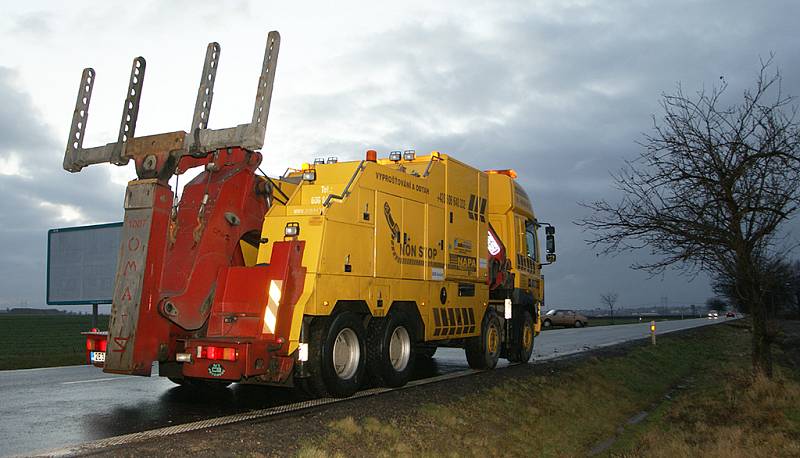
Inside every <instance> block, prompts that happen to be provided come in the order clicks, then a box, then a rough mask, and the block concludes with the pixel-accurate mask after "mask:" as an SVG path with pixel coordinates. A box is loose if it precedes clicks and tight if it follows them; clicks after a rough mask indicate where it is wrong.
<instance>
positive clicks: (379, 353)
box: [367, 312, 417, 388]
mask: <svg viewBox="0 0 800 458" xmlns="http://www.w3.org/2000/svg"><path fill="white" fill-rule="evenodd" d="M416 334H417V333H416V332H415V329H414V325H413V324H412V321H411V320H410V319H409V318H408V316H407V315H406V314H405V313H403V312H395V313H390V314H389V316H387V317H386V318H373V319H372V320H370V322H369V326H368V327H367V371H368V372H369V374H370V378H371V379H372V381H373V382H374V383H375V384H376V385H378V386H388V387H392V388H397V387H400V386H403V385H405V384H406V383H408V380H409V379H410V378H411V374H412V373H413V372H414V361H415V357H414V342H415V341H416Z"/></svg>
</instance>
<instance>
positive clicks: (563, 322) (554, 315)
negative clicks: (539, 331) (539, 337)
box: [542, 309, 589, 328]
mask: <svg viewBox="0 0 800 458" xmlns="http://www.w3.org/2000/svg"><path fill="white" fill-rule="evenodd" d="M553 326H565V327H574V328H582V327H584V326H589V319H588V318H586V317H585V316H584V315H581V314H580V313H578V312H576V311H575V310H555V309H554V310H550V311H549V312H547V313H545V314H544V316H542V327H543V328H551V327H553Z"/></svg>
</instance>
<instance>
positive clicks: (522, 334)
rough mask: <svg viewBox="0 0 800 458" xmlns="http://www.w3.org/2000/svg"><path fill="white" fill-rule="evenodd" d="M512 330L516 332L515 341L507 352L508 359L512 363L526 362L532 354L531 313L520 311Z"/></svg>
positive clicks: (532, 331)
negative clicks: (518, 318)
mask: <svg viewBox="0 0 800 458" xmlns="http://www.w3.org/2000/svg"><path fill="white" fill-rule="evenodd" d="M514 325H515V326H514V332H516V333H517V342H515V344H514V346H513V347H512V348H511V350H509V352H508V360H509V361H511V362H512V363H527V362H528V360H530V359H531V354H533V334H534V327H533V326H534V324H533V317H531V313H530V312H529V311H527V310H525V311H524V312H522V315H521V317H520V320H519V321H518V322H517V323H514Z"/></svg>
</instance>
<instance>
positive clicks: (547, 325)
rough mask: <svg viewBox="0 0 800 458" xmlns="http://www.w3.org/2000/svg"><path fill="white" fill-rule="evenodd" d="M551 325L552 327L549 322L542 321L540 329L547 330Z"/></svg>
mask: <svg viewBox="0 0 800 458" xmlns="http://www.w3.org/2000/svg"><path fill="white" fill-rule="evenodd" d="M552 325H553V323H551V322H550V320H544V321H542V327H543V328H549V327H551V326H552Z"/></svg>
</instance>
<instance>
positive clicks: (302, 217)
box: [248, 151, 555, 395]
mask: <svg viewBox="0 0 800 458" xmlns="http://www.w3.org/2000/svg"><path fill="white" fill-rule="evenodd" d="M375 156H376V153H375V152H374V151H369V152H368V153H367V158H366V159H365V160H363V161H360V162H358V161H356V162H333V161H331V162H333V163H330V162H329V163H323V161H322V160H318V161H316V162H317V163H316V164H314V165H308V164H305V165H304V166H303V169H302V170H299V171H297V172H295V173H292V174H289V175H288V176H287V177H285V178H283V181H287V182H296V183H298V186H297V187H296V188H294V191H293V192H292V193H291V195H290V196H288V197H289V198H288V201H286V203H285V204H275V205H273V206H272V207H271V208H270V210H269V212H268V213H267V215H266V217H265V218H264V226H263V228H262V233H261V236H262V238H264V239H267V240H281V239H284V238H286V237H292V238H297V239H299V240H303V241H304V242H305V251H304V255H303V266H304V267H305V268H306V272H305V278H304V279H303V288H302V290H303V292H302V294H301V295H300V297H299V298H298V300H297V303H296V305H295V308H294V314H293V317H292V323H293V327H292V332H291V335H290V338H289V345H290V346H289V352H290V353H291V352H293V351H294V349H295V348H296V349H298V350H299V355H300V357H299V364H298V367H299V369H300V371H299V375H301V376H306V378H305V379H303V378H301V380H306V381H307V382H308V384H309V385H310V389H311V391H314V392H317V393H319V394H323V393H329V394H335V395H348V394H351V393H352V392H354V391H355V390H356V389H357V387H358V386H359V385H360V379H361V377H362V375H364V374H369V375H371V376H372V378H374V379H376V380H378V381H379V382H382V383H383V384H386V385H389V386H401V385H404V384H405V383H406V382H407V381H408V379H409V376H410V374H411V371H412V370H413V366H414V360H415V358H414V356H415V353H417V354H420V355H428V356H432V354H433V352H434V351H435V349H436V347H439V346H444V347H463V348H465V350H466V355H467V360H468V361H469V365H470V366H471V367H473V368H476V369H489V368H493V367H494V366H495V365H496V364H497V360H498V358H500V357H505V358H507V359H508V360H509V361H512V362H526V361H528V359H529V358H530V356H531V353H532V351H533V338H534V336H535V335H538V333H539V331H540V321H539V318H538V317H539V315H540V309H541V306H542V302H543V300H544V282H543V279H542V274H541V267H542V262H541V259H540V252H539V249H538V234H537V228H538V227H539V226H540V225H542V224H541V223H539V222H537V220H536V218H535V216H534V213H533V209H532V208H531V203H530V199H529V198H528V195H527V194H526V193H525V191H524V190H523V189H522V187H520V186H519V184H518V183H517V182H516V180H515V178H516V173H515V172H514V171H513V170H490V171H487V172H481V171H479V170H476V169H474V168H472V167H470V166H468V165H466V164H464V163H462V162H459V161H458V160H456V159H454V158H452V157H450V156H449V155H446V154H443V153H439V152H433V153H431V154H430V155H429V156H422V157H416V155H415V153H414V152H413V151H405V152H402V153H401V152H400V151H395V152H392V153H390V157H389V158H388V159H381V160H376V158H375ZM547 234H548V240H549V241H548V244H549V245H548V246H549V250H548V257H549V259H550V260H551V261H553V260H554V259H555V254H554V251H555V246H554V239H553V234H554V230H553V229H552V226H550V225H547ZM271 248H272V245H271V244H269V243H265V244H262V245H260V247H259V248H258V250H257V253H256V252H255V250H253V251H252V252H251V254H250V256H248V259H249V262H251V263H254V264H258V263H268V262H269V260H270V259H271V255H272V253H271Z"/></svg>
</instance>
